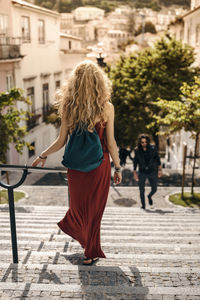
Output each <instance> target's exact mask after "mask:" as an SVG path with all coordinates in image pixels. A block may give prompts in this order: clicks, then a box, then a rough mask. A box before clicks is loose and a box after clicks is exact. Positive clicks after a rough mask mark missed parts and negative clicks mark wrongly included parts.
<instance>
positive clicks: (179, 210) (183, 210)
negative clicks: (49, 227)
mask: <svg viewBox="0 0 200 300" xmlns="http://www.w3.org/2000/svg"><path fill="white" fill-rule="evenodd" d="M68 208H69V207H68V206H50V205H49V206H41V205H36V206H33V205H30V206H29V205H23V206H20V205H19V204H16V205H15V209H16V211H17V212H21V213H24V214H26V213H31V212H32V213H33V212H34V213H36V212H38V213H43V214H51V213H53V214H55V212H56V213H60V214H61V213H63V212H66V211H67V210H68ZM0 211H1V212H2V213H3V212H8V211H9V209H8V205H1V206H0ZM114 213H116V214H117V215H132V214H136V215H137V214H138V215H147V214H148V213H152V215H153V213H158V217H160V216H161V215H162V216H165V215H167V216H168V215H172V214H176V215H180V216H184V215H191V213H192V215H194V216H196V215H199V214H200V211H199V209H196V208H187V207H181V206H174V207H173V208H163V209H162V208H158V209H156V207H155V208H150V209H148V210H146V211H144V210H142V209H140V208H139V207H123V206H120V207H117V206H107V207H106V208H105V212H104V215H110V214H111V215H113V214H114Z"/></svg>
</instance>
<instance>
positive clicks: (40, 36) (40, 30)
mask: <svg viewBox="0 0 200 300" xmlns="http://www.w3.org/2000/svg"><path fill="white" fill-rule="evenodd" d="M38 42H39V44H44V43H45V26H44V20H38Z"/></svg>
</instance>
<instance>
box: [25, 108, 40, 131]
mask: <svg viewBox="0 0 200 300" xmlns="http://www.w3.org/2000/svg"><path fill="white" fill-rule="evenodd" d="M31 114H32V115H31V116H29V117H28V120H27V121H26V126H27V130H28V131H29V130H31V129H33V128H34V127H35V126H37V125H39V124H40V123H41V117H42V109H41V108H39V109H36V110H34V111H32V112H31Z"/></svg>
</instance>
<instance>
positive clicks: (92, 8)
mask: <svg viewBox="0 0 200 300" xmlns="http://www.w3.org/2000/svg"><path fill="white" fill-rule="evenodd" d="M88 10H89V11H102V12H104V11H105V10H104V9H101V8H98V7H95V6H80V7H77V8H76V9H74V11H75V12H77V11H88Z"/></svg>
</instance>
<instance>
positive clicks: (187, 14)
mask: <svg viewBox="0 0 200 300" xmlns="http://www.w3.org/2000/svg"><path fill="white" fill-rule="evenodd" d="M199 9H200V5H199V6H197V7H196V8H195V9H193V10H190V11H189V12H188V13H186V14H185V15H183V16H182V18H185V17H187V16H189V15H190V14H193V13H194V12H195V11H197V10H199Z"/></svg>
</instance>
